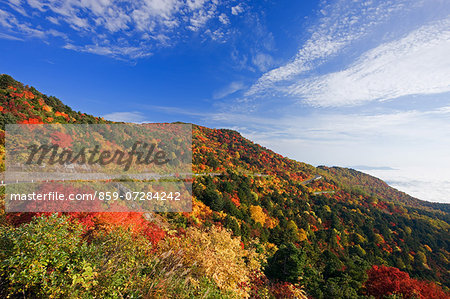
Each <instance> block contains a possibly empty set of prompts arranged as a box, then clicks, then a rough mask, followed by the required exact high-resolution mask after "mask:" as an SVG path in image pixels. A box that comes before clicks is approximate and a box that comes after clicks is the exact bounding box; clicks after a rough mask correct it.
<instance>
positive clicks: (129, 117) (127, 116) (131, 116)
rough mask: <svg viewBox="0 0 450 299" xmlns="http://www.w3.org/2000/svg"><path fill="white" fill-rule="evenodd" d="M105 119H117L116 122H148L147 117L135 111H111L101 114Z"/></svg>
mask: <svg viewBox="0 0 450 299" xmlns="http://www.w3.org/2000/svg"><path fill="white" fill-rule="evenodd" d="M103 117H104V118H105V119H107V120H111V121H117V122H129V123H143V122H150V121H149V120H148V119H147V117H146V116H145V115H144V114H143V113H141V112H137V111H133V112H113V113H109V114H105V115H103Z"/></svg>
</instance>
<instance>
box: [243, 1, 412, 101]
mask: <svg viewBox="0 0 450 299" xmlns="http://www.w3.org/2000/svg"><path fill="white" fill-rule="evenodd" d="M413 2H414V1H411V0H396V1H376V0H374V1H348V0H339V1H335V2H333V3H332V4H325V5H323V8H322V9H321V10H320V15H321V16H320V17H319V19H318V21H317V23H315V24H314V25H313V26H312V27H311V28H310V32H311V33H310V34H311V36H310V38H309V39H308V40H307V41H306V42H305V43H304V44H303V45H302V46H301V48H300V49H299V51H298V53H297V55H296V56H295V57H294V58H293V59H292V61H291V62H289V63H287V64H285V65H283V66H281V67H278V68H275V69H273V70H271V71H269V72H267V73H265V74H263V75H262V76H261V78H260V79H259V80H258V81H257V82H256V83H255V84H254V85H253V86H252V88H251V89H250V90H249V91H248V93H247V94H248V95H253V94H258V93H263V92H264V91H265V90H267V89H268V88H271V87H273V85H274V84H276V83H278V82H281V81H285V80H290V79H293V78H295V77H296V76H298V75H301V74H303V73H305V72H307V71H310V70H312V69H314V68H315V67H317V66H318V65H320V64H322V63H323V62H324V61H326V60H328V59H329V58H330V57H333V56H334V55H336V54H338V53H339V52H340V51H342V50H343V49H344V48H345V47H347V46H349V45H350V44H351V43H352V42H354V41H356V40H358V39H361V38H363V37H364V36H366V35H367V34H368V33H370V32H371V31H372V30H373V28H375V27H376V26H378V25H380V24H382V23H383V22H385V21H386V20H387V19H389V18H390V17H392V15H394V13H396V12H398V11H400V10H407V9H409V6H414V5H413Z"/></svg>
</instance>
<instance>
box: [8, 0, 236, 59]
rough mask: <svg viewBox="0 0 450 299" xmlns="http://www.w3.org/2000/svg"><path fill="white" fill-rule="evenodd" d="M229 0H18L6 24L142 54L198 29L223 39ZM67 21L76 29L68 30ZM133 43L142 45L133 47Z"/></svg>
mask: <svg viewBox="0 0 450 299" xmlns="http://www.w3.org/2000/svg"><path fill="white" fill-rule="evenodd" d="M228 2H229V1H228V0H226V1H223V2H219V1H217V0H188V1H183V0H124V1H113V0H100V1H87V0H81V1H80V0H23V1H20V0H13V1H12V2H11V3H10V5H9V7H10V9H9V11H2V10H0V29H1V28H2V27H3V29H6V30H7V32H5V34H8V35H14V36H15V34H13V33H18V34H22V36H20V37H23V38H27V37H29V36H33V37H40V38H42V39H47V40H48V35H46V34H45V33H46V32H47V31H48V30H50V29H53V30H56V31H64V32H66V33H67V35H68V39H70V40H71V44H72V45H73V46H67V45H66V46H65V47H66V48H70V49H73V50H77V51H83V52H90V53H95V54H99V55H110V56H113V57H115V58H125V59H127V58H132V59H134V58H136V57H142V56H141V55H135V52H142V53H149V52H154V51H155V50H156V49H160V48H163V47H167V46H170V45H173V44H175V43H177V42H178V41H180V40H185V39H187V38H189V37H190V36H191V34H192V31H194V32H196V34H199V35H201V36H202V38H211V39H213V40H223V39H224V38H225V35H226V34H228V33H229V31H227V30H223V28H226V27H228V26H230V23H231V22H230V19H229V17H228V15H231V12H230V11H227V10H228V9H226V8H227V7H229V6H228ZM223 11H227V13H228V15H227V13H224V12H223ZM13 21H14V22H13ZM67 26H69V27H70V28H71V29H72V30H67ZM39 32H41V34H38V33H39ZM162 37H163V38H162ZM93 45H96V46H93ZM119 47H121V48H123V49H122V50H119V49H118V48H119ZM133 48H140V50H139V51H132V50H131V49H133ZM127 53H130V56H127Z"/></svg>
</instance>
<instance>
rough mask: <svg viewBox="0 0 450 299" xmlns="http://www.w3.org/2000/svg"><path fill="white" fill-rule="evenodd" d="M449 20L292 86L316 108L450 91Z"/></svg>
mask: <svg viewBox="0 0 450 299" xmlns="http://www.w3.org/2000/svg"><path fill="white" fill-rule="evenodd" d="M448 53H450V18H448V19H446V20H441V21H439V22H436V23H433V24H430V25H427V26H423V27H421V28H420V29H418V30H415V31H413V32H411V33H409V34H408V35H407V36H406V37H404V38H402V39H399V40H396V41H393V42H389V43H385V44H382V45H380V46H378V47H376V48H375V49H372V50H370V51H368V52H366V53H364V54H363V55H362V56H361V57H360V58H359V59H357V61H356V62H355V63H354V64H353V65H351V66H350V67H349V68H347V69H346V70H343V71H340V72H335V73H330V74H326V75H323V76H319V77H312V78H308V79H304V80H301V81H299V82H296V83H294V84H291V85H290V86H288V87H287V88H286V93H288V94H289V95H292V96H296V97H299V98H300V99H304V100H305V101H307V102H308V103H310V104H312V105H314V106H341V105H354V104H360V103H363V102H368V101H373V100H387V99H393V98H398V97H401V96H406V95H417V94H435V93H443V92H447V91H450V55H449V54H448Z"/></svg>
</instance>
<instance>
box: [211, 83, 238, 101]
mask: <svg viewBox="0 0 450 299" xmlns="http://www.w3.org/2000/svg"><path fill="white" fill-rule="evenodd" d="M244 88H245V85H244V83H242V82H231V83H230V84H229V85H228V86H227V87H225V88H223V89H221V90H218V91H216V92H215V93H214V95H213V98H214V99H216V100H218V99H222V98H224V97H226V96H229V95H230V94H233V93H235V92H237V91H239V90H242V89H244Z"/></svg>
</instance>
